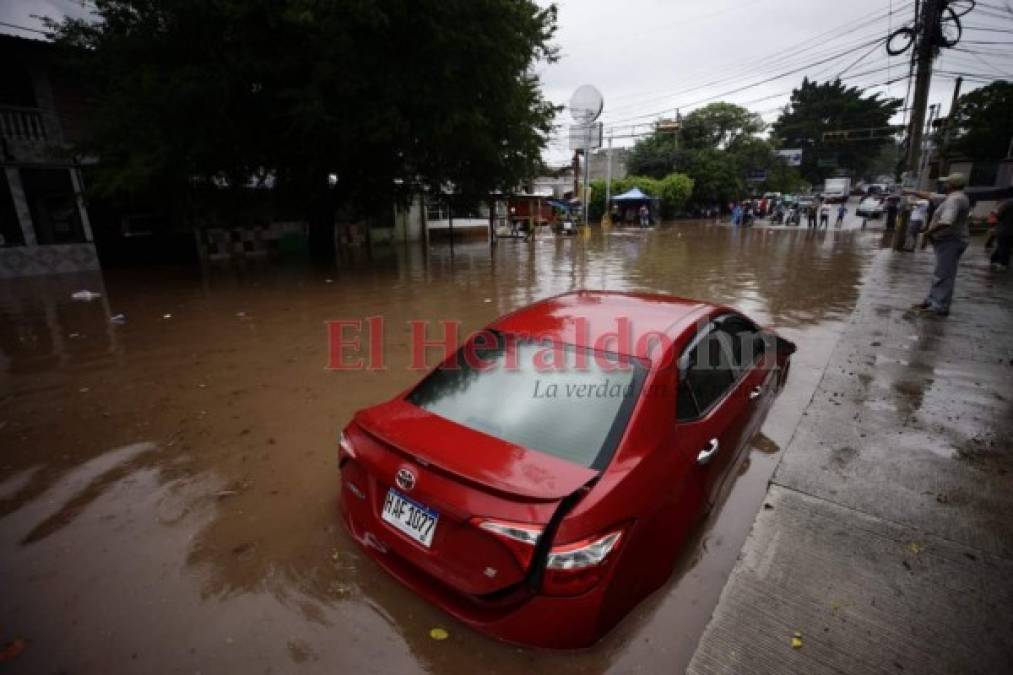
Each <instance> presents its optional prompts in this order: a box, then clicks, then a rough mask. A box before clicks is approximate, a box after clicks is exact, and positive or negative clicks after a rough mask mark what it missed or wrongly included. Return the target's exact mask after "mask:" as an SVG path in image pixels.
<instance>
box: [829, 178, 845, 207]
mask: <svg viewBox="0 0 1013 675" xmlns="http://www.w3.org/2000/svg"><path fill="white" fill-rule="evenodd" d="M850 196H851V179H850V178H827V179H826V180H825V181H824V182H823V201H825V202H829V203H830V204H836V203H838V202H846V201H848V197H850Z"/></svg>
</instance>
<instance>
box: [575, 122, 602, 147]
mask: <svg viewBox="0 0 1013 675" xmlns="http://www.w3.org/2000/svg"><path fill="white" fill-rule="evenodd" d="M603 135H604V125H603V124H602V123H601V122H597V123H595V124H592V125H590V126H583V125H577V124H573V125H571V126H570V150H584V149H585V146H587V145H590V146H591V149H592V150H595V149H597V148H600V147H601V143H602V136H603Z"/></svg>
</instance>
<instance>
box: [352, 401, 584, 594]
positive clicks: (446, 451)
mask: <svg viewBox="0 0 1013 675" xmlns="http://www.w3.org/2000/svg"><path fill="white" fill-rule="evenodd" d="M346 433H347V435H348V438H349V441H350V444H351V446H352V447H353V448H354V456H353V458H352V460H351V461H350V462H348V463H347V465H346V466H343V467H342V474H343V477H344V480H345V481H346V482H347V481H354V485H355V487H354V492H353V494H355V495H356V496H354V497H349V496H347V495H346V496H345V503H346V504H347V505H349V506H350V507H351V508H352V509H353V511H354V512H353V514H352V516H353V520H354V521H356V527H357V528H359V529H360V530H361V531H360V532H357V536H359V537H360V539H362V540H364V543H370V542H372V543H370V545H372V546H373V548H375V549H377V550H380V551H383V552H384V553H385V554H387V555H398V556H400V557H401V558H402V559H403V560H404V561H406V562H408V563H410V564H412V565H414V566H416V567H418V568H421V569H422V570H423V571H425V572H427V573H428V574H429V575H431V576H432V577H434V578H435V580H438V583H442V584H444V585H446V586H449V587H451V588H453V589H454V590H456V591H458V592H461V593H464V594H466V595H469V596H487V595H489V594H493V593H497V592H498V591H502V590H504V589H507V588H509V587H512V586H516V585H518V584H520V583H521V582H522V581H523V580H524V579H525V577H526V575H527V573H528V566H529V558H527V557H525V556H524V555H521V554H519V551H520V552H523V551H524V550H525V546H524V545H521V546H518V545H517V543H516V542H510V541H506V540H504V539H503V538H502V537H501V536H500V535H498V534H495V533H494V532H491V531H488V530H486V529H483V528H482V527H480V526H479V523H480V522H482V521H488V520H492V521H496V522H508V523H517V524H521V525H527V526H530V528H532V529H533V530H535V531H537V530H539V529H541V528H542V527H543V526H544V525H545V524H546V523H548V522H549V520H550V519H551V518H552V515H553V513H554V512H555V511H556V509H557V507H558V506H559V504H560V502H561V500H562V499H563V498H565V497H566V496H567V495H569V494H572V493H574V492H575V491H577V490H579V489H580V488H581V487H582V486H583V485H585V484H587V483H588V482H590V481H592V480H593V479H594V478H595V477H596V476H597V475H598V472H597V471H595V470H593V469H589V468H586V467H582V466H580V465H578V464H574V463H572V462H568V461H566V460H563V459H559V458H556V457H552V456H551V455H547V454H544V453H540V452H538V451H534V450H529V449H526V448H523V447H518V446H516V445H514V444H511V443H507V442H505V441H502V440H500V439H497V438H494V437H492V436H489V435H487V434H484V433H482V432H480V431H475V430H473V429H469V428H466V427H463V426H461V425H459V424H457V423H455V422H452V421H450V420H446V419H444V418H442V417H439V416H437V415H434V414H432V413H429V412H427V411H425V410H422V409H421V408H418V407H416V406H414V405H412V404H410V403H408V402H406V401H402V400H395V401H391V402H389V403H385V404H381V405H379V406H375V407H373V408H370V409H368V410H365V411H362V412H360V413H359V414H357V415H356V417H355V420H354V422H353V424H352V425H350V426H349V428H348V429H347V430H346ZM401 470H407V471H409V472H410V473H411V474H412V476H413V477H414V481H413V484H412V485H411V488H410V489H406V488H405V487H404V485H399V484H398V481H397V475H398V472H399V471H401ZM391 490H394V491H397V492H398V493H401V494H403V495H404V496H405V497H407V498H409V499H410V500H413V501H414V502H417V503H418V504H420V505H421V506H423V507H425V508H427V509H431V510H432V511H433V512H435V513H437V514H438V520H437V522H436V526H435V530H434V533H433V537H432V541H431V543H430V545H429V546H425V545H424V544H422V543H420V542H418V541H416V540H413V538H412V537H411V536H409V535H407V534H405V533H404V532H402V531H400V530H398V529H397V528H396V527H394V526H392V525H391V523H389V522H386V521H384V519H383V509H384V505H385V503H386V500H387V499H388V498H389V495H390V494H391ZM360 494H361V495H362V496H361V497H360V496H358V495H360ZM353 529H354V528H353ZM366 539H368V540H369V541H368V542H367V541H365V540H366ZM533 548H534V547H533V546H531V549H532V551H533Z"/></svg>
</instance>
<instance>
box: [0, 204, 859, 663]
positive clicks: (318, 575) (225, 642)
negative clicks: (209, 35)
mask: <svg viewBox="0 0 1013 675" xmlns="http://www.w3.org/2000/svg"><path fill="white" fill-rule="evenodd" d="M877 246H878V237H877V236H875V235H873V234H872V233H863V232H859V231H855V230H854V229H847V230H844V231H830V232H819V233H810V232H806V231H805V229H804V228H803V229H802V230H801V231H799V230H795V229H792V230H787V229H753V230H749V231H735V230H732V229H730V228H727V227H723V226H715V225H710V224H702V223H679V224H678V225H676V226H672V227H663V228H661V229H659V230H658V231H645V232H641V231H631V232H615V233H613V234H609V235H603V234H602V233H600V232H594V233H592V235H591V236H590V237H589V238H588V239H586V240H585V239H580V238H578V239H555V238H548V239H543V240H538V241H535V242H530V243H524V242H518V241H503V242H501V243H500V245H499V246H498V247H497V249H496V250H495V252H494V253H493V254H492V255H490V253H489V248H488V246H487V245H485V244H467V245H461V244H458V245H457V247H456V249H455V251H454V255H453V256H451V255H450V251H449V249H448V248H446V247H434V248H433V249H432V250H431V251H430V252H429V255H428V256H426V255H423V251H422V250H421V249H420V248H419V247H415V246H413V247H410V248H406V247H395V248H391V249H382V250H375V251H374V252H373V255H372V256H371V258H370V257H366V256H363V257H362V259H361V260H357V261H350V262H346V263H345V264H344V265H342V266H341V267H340V268H339V269H336V270H332V271H330V272H321V271H314V270H310V269H308V268H304V267H286V266H273V267H267V268H264V269H250V268H247V269H245V270H232V271H219V272H217V273H214V274H210V275H207V276H203V277H202V276H201V275H200V274H199V272H197V271H195V270H174V269H150V270H133V271H111V272H105V273H104V274H101V275H99V274H94V275H89V276H85V277H68V276H62V277H53V278H43V279H27V280H17V281H0V448H2V452H0V589H2V590H0V649H2V647H3V646H4V645H5V644H7V643H8V642H10V641H12V640H15V639H19V638H20V639H23V640H25V641H26V642H27V648H26V649H25V650H24V651H23V652H22V653H21V654H20V655H19V656H17V657H16V659H15V661H14V662H13V663H11V664H0V668H2V667H3V666H4V665H7V666H8V667H11V666H13V667H14V668H15V669H16V670H17V671H19V672H58V671H68V672H85V673H107V672H138V673H142V672H144V673H146V672H196V671H203V672H292V671H297V670H299V671H305V672H317V671H320V672H323V671H327V672H347V673H352V672H355V673H360V672H406V673H408V672H441V673H443V672H460V673H473V672H479V671H481V672H485V673H529V672H532V670H533V669H537V670H538V671H542V670H549V669H551V670H552V672H556V673H569V672H574V673H576V672H581V673H583V672H630V671H635V670H642V671H646V672H677V671H681V670H683V669H684V668H685V665H686V663H687V662H688V660H689V657H690V655H691V654H692V650H693V648H694V645H695V644H696V641H697V639H698V638H699V635H700V633H701V632H702V630H703V628H704V626H705V625H706V623H707V620H708V619H709V617H710V613H711V610H712V608H713V606H714V604H715V603H716V601H717V598H718V595H719V594H720V592H721V588H722V587H723V585H724V582H725V579H726V578H727V575H728V573H729V571H730V570H731V568H732V566H733V564H734V562H735V558H736V555H737V553H738V550H739V548H740V547H741V545H742V542H743V541H744V539H745V537H746V534H747V533H748V530H749V527H750V525H751V523H752V521H753V517H754V516H755V514H756V512H757V510H758V509H759V508H760V507H761V503H762V500H763V495H764V493H765V489H766V484H767V481H768V479H769V477H770V475H771V472H772V471H773V468H774V465H775V463H776V462H777V460H778V451H779V449H780V448H782V447H784V446H785V445H786V444H787V441H788V439H789V437H790V435H791V433H792V430H793V429H794V428H795V425H796V423H797V421H798V419H799V416H800V415H801V411H802V407H803V405H804V404H805V403H806V402H808V400H809V398H810V396H811V394H812V392H813V390H814V388H815V386H816V383H817V380H818V378H819V375H820V372H821V370H822V368H823V366H824V364H825V363H826V361H827V359H828V358H829V354H830V351H831V349H832V347H833V344H834V342H835V340H836V336H837V334H838V332H839V329H840V326H841V324H842V322H843V321H845V320H846V319H847V317H848V315H849V314H850V312H851V310H852V307H853V305H854V302H855V300H856V298H857V295H858V287H859V284H860V283H861V279H862V277H863V274H864V270H865V269H866V267H867V265H868V263H869V261H870V259H871V256H872V254H873V252H874V251H875V249H876V248H877ZM328 278H329V279H330V280H331V281H330V282H328ZM84 288H87V289H90V290H93V291H96V292H99V293H101V294H102V298H101V299H99V300H95V301H93V302H77V301H73V300H71V298H70V294H71V293H72V292H74V291H77V290H80V289H84ZM574 288H606V289H612V290H641V291H658V292H666V293H675V294H678V295H684V296H689V297H697V298H702V299H706V300H712V301H717V302H721V303H726V304H730V305H734V306H736V307H738V308H740V309H742V310H744V311H745V312H747V313H748V314H750V315H751V316H753V317H754V318H756V319H757V320H759V321H761V322H763V323H767V324H771V325H773V326H775V327H777V328H778V329H780V330H781V331H782V332H783V333H784V334H785V335H786V336H788V337H790V338H791V339H793V340H795V341H796V342H797V343H798V345H799V347H800V349H799V352H798V354H797V355H796V357H795V361H794V364H793V367H792V375H791V380H790V382H789V385H788V388H787V390H786V391H785V392H784V393H783V394H782V396H781V397H780V398H779V399H778V401H777V403H776V404H775V406H774V408H773V409H772V411H771V414H770V417H769V419H768V421H767V424H766V426H765V427H764V430H763V433H762V434H761V436H759V437H758V438H757V439H756V440H755V441H754V444H753V448H752V449H751V450H750V452H749V453H748V454H747V455H746V456H745V459H744V460H743V462H742V463H741V465H740V467H739V470H738V471H739V477H738V479H737V481H736V482H735V484H734V486H733V488H732V490H731V492H730V494H729V496H728V499H727V500H726V502H725V503H724V504H723V506H722V507H721V508H720V509H716V510H715V512H714V513H712V514H711V516H710V518H709V519H708V521H707V522H706V523H705V524H704V526H703V527H702V528H701V529H700V531H699V532H698V534H697V536H696V537H695V538H694V539H693V541H691V542H690V544H689V545H688V546H687V550H686V554H685V556H684V558H683V560H682V562H681V563H680V566H679V568H678V569H677V570H676V573H675V574H674V575H673V577H672V580H671V581H670V583H669V584H668V585H667V586H665V587H664V588H662V589H661V590H660V591H658V592H657V593H655V594H654V595H653V596H651V597H650V598H648V599H647V600H646V601H645V602H644V603H642V604H641V605H640V606H639V607H638V608H637V609H635V610H634V611H633V612H632V613H631V614H630V615H629V616H628V617H627V618H626V619H625V620H624V621H623V622H622V623H621V624H620V625H619V626H618V627H617V628H616V629H615V630H614V631H612V632H611V633H610V634H609V635H608V636H606V637H605V638H604V639H603V640H602V641H601V642H600V643H599V644H598V645H596V646H595V647H593V648H591V649H589V650H584V651H580V652H563V653H559V652H548V651H537V650H527V649H521V648H518V647H514V646H509V645H503V644H501V643H498V642H496V641H495V640H492V639H489V638H486V637H484V636H481V635H479V634H476V633H474V632H472V631H471V630H469V629H467V628H465V627H463V626H461V625H459V624H457V623H455V622H454V621H453V620H452V619H450V618H449V617H447V616H446V615H444V614H443V613H442V612H440V611H439V610H437V609H435V608H433V607H431V606H430V605H428V604H426V603H425V602H423V601H421V600H419V599H418V598H416V597H415V596H414V595H413V594H412V593H411V592H409V591H408V590H406V589H404V588H402V587H401V586H400V585H399V584H398V583H397V582H395V581H394V580H392V579H391V578H389V577H388V576H387V575H386V574H385V573H384V572H382V571H381V570H380V569H378V568H377V567H376V566H375V565H374V564H373V563H372V562H371V561H369V560H368V559H366V558H365V557H364V556H362V555H360V554H359V553H358V551H357V550H356V549H355V546H354V544H353V542H352V540H351V539H350V537H348V536H347V535H346V533H345V532H344V530H343V527H342V526H341V524H340V522H339V519H338V514H337V509H336V502H337V494H338V476H337V471H336V461H335V459H336V438H337V434H338V431H339V430H340V428H341V427H342V426H343V425H344V424H345V422H346V421H347V420H348V419H349V417H350V416H351V415H352V413H353V411H354V410H356V409H358V408H360V407H364V406H366V405H369V404H372V403H374V402H377V401H380V400H384V399H386V398H389V397H390V396H391V395H393V394H394V393H396V392H397V391H399V390H400V389H402V388H404V387H406V386H407V385H409V384H411V383H412V382H414V381H415V380H417V379H418V376H419V374H418V373H417V372H413V371H410V370H408V368H407V365H408V358H409V355H408V349H407V345H408V340H407V337H408V332H407V327H406V326H407V324H406V322H407V321H408V320H410V319H431V320H438V319H459V320H461V321H462V328H463V329H465V330H473V329H476V328H479V327H481V326H482V325H483V324H485V323H487V322H488V321H490V320H491V319H493V318H495V317H496V316H498V315H500V314H503V313H505V312H508V311H510V310H512V309H514V308H516V307H519V306H522V305H525V304H527V303H530V302H532V301H534V300H537V299H539V298H542V297H545V296H548V295H551V294H554V293H559V292H562V291H567V290H570V289H574ZM120 313H122V314H125V315H126V322H125V323H123V324H115V323H111V322H110V317H111V316H113V315H116V314H120ZM165 315H171V317H168V318H166V317H165ZM373 315H382V316H383V317H384V318H385V320H386V324H387V344H386V347H387V370H386V371H384V372H368V371H360V372H334V371H329V370H327V369H326V367H325V366H326V363H327V340H326V331H325V324H324V322H325V321H328V320H333V319H344V318H353V319H354V318H365V317H367V316H373ZM436 626H442V627H444V628H446V629H447V630H448V631H449V633H450V638H449V639H447V640H445V641H440V642H438V641H434V640H432V639H431V638H430V637H429V631H430V629H431V628H433V627H436Z"/></svg>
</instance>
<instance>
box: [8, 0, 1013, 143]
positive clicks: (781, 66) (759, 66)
mask: <svg viewBox="0 0 1013 675" xmlns="http://www.w3.org/2000/svg"><path fill="white" fill-rule="evenodd" d="M538 2H539V3H540V4H542V5H548V4H549V1H548V0H538ZM87 5H88V0H84V2H82V0H2V1H0V21H2V22H6V23H11V24H17V25H21V26H26V27H29V28H39V27H40V23H39V21H38V19H36V18H34V17H33V16H32V15H49V16H59V15H64V14H71V15H74V16H86V15H87V12H88V10H87ZM556 5H557V6H558V8H559V30H558V32H557V35H556V40H555V42H556V44H557V45H558V46H559V48H560V57H561V58H560V60H559V61H558V62H557V63H554V64H539V65H538V67H537V70H538V72H539V74H540V76H541V78H542V82H543V85H544V89H545V94H546V96H547V97H548V98H549V99H550V100H552V101H553V102H555V103H558V104H561V105H564V104H566V103H567V101H568V100H569V98H570V95H571V94H572V92H573V91H574V89H576V88H577V87H578V86H580V85H581V84H585V83H589V84H593V85H595V86H596V87H598V89H599V90H601V92H602V94H603V95H604V98H605V111H604V113H603V115H602V120H603V121H604V122H605V125H606V129H608V128H614V129H615V133H616V135H626V134H630V133H642V132H644V131H646V130H647V129H648V128H649V125H650V124H651V123H652V122H653V120H655V119H657V118H658V117H659V116H663V115H666V114H667V115H668V116H672V115H674V112H675V109H676V108H679V109H680V110H681V111H682V112H683V113H686V112H689V111H690V110H693V109H694V108H696V107H700V106H701V105H705V104H706V103H708V102H710V101H715V100H724V101H730V102H733V103H738V104H740V105H744V106H746V107H748V108H750V109H751V110H753V111H755V112H758V113H761V114H762V115H763V117H764V119H765V120H767V121H768V122H769V121H773V120H774V119H776V117H777V115H778V111H779V109H780V108H781V107H782V106H783V105H784V104H785V103H786V102H787V100H788V95H789V93H790V92H791V89H792V88H793V87H795V86H797V85H798V83H799V82H801V80H802V77H803V76H804V75H808V76H809V77H810V78H817V79H821V80H825V79H830V78H833V77H834V76H836V75H837V74H838V73H841V74H842V78H843V79H844V80H845V81H846V82H847V83H848V84H851V85H856V86H863V87H868V90H869V91H870V92H881V93H882V94H884V95H890V96H895V97H898V98H902V99H903V98H904V97H905V94H906V90H907V80H906V75H907V63H908V55H907V54H902V55H900V56H897V57H893V58H890V57H888V55H887V54H886V50H885V49H884V47H883V46H882V45H870V44H867V43H870V42H871V41H872V40H875V39H877V38H881V37H885V36H886V35H887V34H888V32H889V31H890V30H891V29H896V28H898V27H900V26H902V25H910V23H911V22H912V20H913V18H914V0H844V1H842V0H710V1H708V2H702V1H701V0H557V1H556ZM963 23H964V28H965V30H964V36H963V39H962V41H961V44H959V45H958V47H959V48H960V49H961V50H969V51H958V50H945V51H944V52H943V55H942V56H941V57H940V58H939V59H938V60H937V61H936V64H935V69H936V73H937V74H936V76H935V77H934V78H933V80H932V88H931V93H930V96H929V102H930V103H939V104H941V109H942V114H944V115H945V114H946V112H947V110H948V109H949V104H950V98H951V96H952V94H953V81H954V78H955V77H956V75H954V74H953V73H966V74H969V75H971V76H972V77H979V78H980V77H982V76H985V77H993V78H994V77H996V76H1006V77H1009V76H1010V74H1013V0H978V6H977V7H976V8H975V9H974V10H973V11H972V12H971V13H970V14H968V15H967V16H966V17H964V19H963ZM982 29H984V30H982ZM0 31H4V32H10V33H15V34H20V35H24V36H26V37H41V36H39V35H38V34H33V33H30V32H25V31H19V30H17V29H14V28H10V27H6V26H0ZM781 75H783V76H782V77H779V76H781ZM765 80H769V81H765ZM890 80H898V81H896V82H893V83H892V84H887V83H888V82H889V81H890ZM982 84H983V82H982V80H980V79H979V80H973V79H965V82H964V86H963V91H965V92H966V91H969V90H970V89H973V88H975V87H978V86H981V85H982ZM569 120H570V116H569V114H568V111H566V110H564V111H563V112H562V114H561V115H560V117H559V120H558V122H559V124H560V129H559V131H558V133H557V135H556V136H554V138H553V139H552V141H551V145H550V147H549V149H548V152H547V153H546V154H547V156H546V159H548V160H549V161H550V162H565V161H566V158H567V156H568V155H569V150H568V148H567V145H568V138H567V129H566V126H567V124H568V123H569ZM902 121H903V119H902V118H901V117H898V118H897V119H896V120H895V122H897V123H899V122H902ZM637 124H639V125H640V126H639V127H632V126H631V125H637ZM632 142H633V141H632V140H631V139H624V140H618V141H616V144H617V145H620V144H622V145H628V144H631V143H632Z"/></svg>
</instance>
